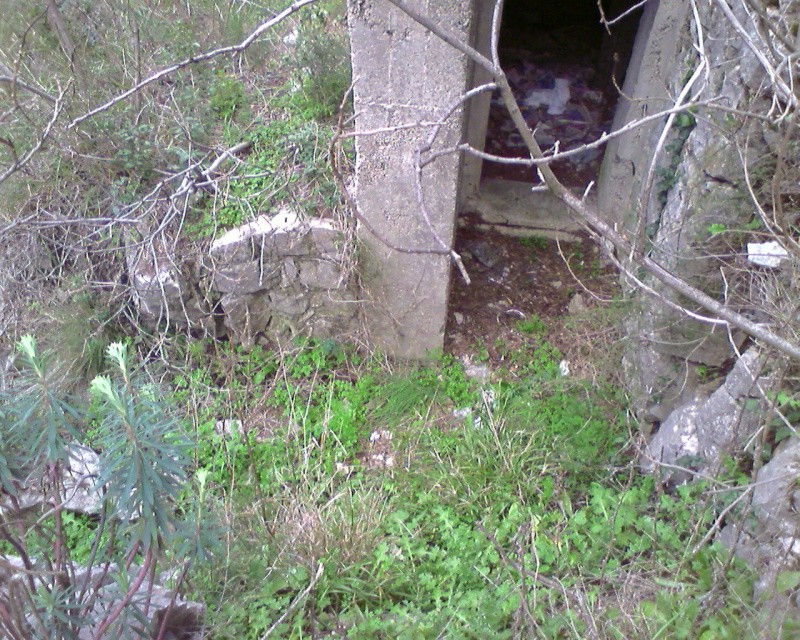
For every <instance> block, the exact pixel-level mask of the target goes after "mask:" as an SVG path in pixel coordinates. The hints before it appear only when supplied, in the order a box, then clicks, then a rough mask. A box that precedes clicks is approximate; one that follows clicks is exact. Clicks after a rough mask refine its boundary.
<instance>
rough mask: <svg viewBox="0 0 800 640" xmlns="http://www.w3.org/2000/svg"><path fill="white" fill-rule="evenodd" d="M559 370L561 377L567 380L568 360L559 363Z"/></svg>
mask: <svg viewBox="0 0 800 640" xmlns="http://www.w3.org/2000/svg"><path fill="white" fill-rule="evenodd" d="M558 370H559V371H560V372H561V375H562V376H564V377H565V378H566V377H567V376H568V375H569V362H567V361H566V360H562V361H561V362H559V363H558Z"/></svg>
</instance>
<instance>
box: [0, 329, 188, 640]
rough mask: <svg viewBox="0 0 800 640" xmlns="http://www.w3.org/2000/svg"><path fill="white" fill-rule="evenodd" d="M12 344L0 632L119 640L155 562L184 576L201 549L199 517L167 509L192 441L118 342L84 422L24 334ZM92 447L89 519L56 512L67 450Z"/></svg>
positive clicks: (66, 473) (3, 470) (0, 478)
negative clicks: (16, 363)
mask: <svg viewBox="0 0 800 640" xmlns="http://www.w3.org/2000/svg"><path fill="white" fill-rule="evenodd" d="M18 350H19V354H20V358H21V361H22V365H23V367H22V369H21V371H20V375H19V377H18V378H17V379H16V380H15V382H14V384H12V386H11V387H10V388H9V389H8V390H7V391H6V392H5V393H4V394H3V395H2V396H0V483H2V489H3V492H4V493H5V500H6V504H5V507H4V515H3V518H2V520H0V541H2V543H3V544H4V548H5V551H6V552H7V553H11V554H12V555H14V556H16V557H17V558H18V559H19V560H18V561H19V562H20V563H21V564H22V566H23V567H24V569H22V570H21V571H20V572H19V576H20V579H15V581H14V583H15V586H14V588H12V589H10V590H9V591H8V592H7V593H6V594H5V597H7V598H8V599H9V609H6V610H5V613H4V614H1V615H0V629H2V631H3V632H4V633H6V634H8V637H13V638H18V637H19V638H21V637H58V638H77V637H78V636H79V634H82V635H80V637H83V636H84V635H85V633H92V634H95V635H96V636H97V637H127V635H128V634H129V633H131V631H129V630H128V625H130V624H131V623H132V622H131V621H133V620H136V619H137V618H138V619H140V620H141V619H142V615H143V612H144V611H146V610H147V608H148V607H149V606H150V598H151V596H152V591H151V590H150V589H149V588H148V587H147V585H150V586H152V581H153V580H154V576H155V575H156V567H157V566H158V564H159V563H161V562H165V561H167V562H169V565H171V566H173V567H177V568H178V574H179V575H182V573H181V567H184V569H185V568H186V566H187V565H188V563H190V562H191V561H192V559H193V558H194V557H195V556H196V555H202V549H203V543H202V541H201V540H200V538H199V537H198V536H199V533H198V532H200V531H201V530H202V529H203V528H202V527H201V526H200V523H199V522H197V521H195V520H194V519H193V517H194V516H198V517H199V516H200V514H199V513H198V512H195V511H189V512H187V514H185V517H183V516H180V515H179V514H178V513H177V511H176V507H177V503H178V500H179V498H180V494H181V492H182V490H183V487H184V484H185V481H186V477H187V466H188V463H189V461H190V457H189V452H190V441H189V440H188V438H187V437H186V435H185V434H184V433H183V431H182V430H181V428H180V427H179V425H178V423H177V422H176V420H175V417H174V415H173V414H172V412H171V410H170V409H169V407H168V406H167V405H166V404H165V402H164V400H163V399H162V398H161V397H160V395H159V392H158V389H157V388H156V387H155V386H153V385H152V384H149V383H145V382H144V381H142V380H139V378H138V376H137V372H136V371H135V369H134V368H133V366H132V365H131V362H130V360H129V356H128V353H127V350H126V349H125V347H124V346H123V345H121V344H119V343H115V344H112V345H110V346H109V347H108V356H109V361H110V364H111V365H112V367H113V370H114V377H111V376H105V375H101V376H96V377H95V378H94V380H93V381H92V384H91V393H92V396H93V399H94V401H95V403H94V405H93V409H94V415H93V416H92V418H93V422H92V423H91V424H90V421H89V417H88V416H87V414H86V413H85V411H84V410H83V409H82V408H81V403H78V402H76V401H75V400H74V399H72V398H69V397H68V396H66V395H64V393H63V392H62V391H61V389H60V386H59V385H58V384H56V383H55V381H54V379H53V374H52V371H53V368H52V367H51V366H50V362H49V357H48V356H47V355H42V354H40V353H39V352H38V351H37V348H36V342H35V340H34V339H33V337H31V336H26V337H24V338H22V339H21V340H20V342H19V344H18ZM90 430H91V436H92V437H91V441H90V440H89V432H90ZM89 444H91V445H92V446H93V447H96V448H97V449H99V453H98V463H97V467H98V468H97V475H96V477H94V478H93V479H92V478H89V479H88V480H90V481H91V480H93V486H97V487H98V493H97V496H98V500H99V501H100V514H99V519H97V520H92V519H88V518H86V517H83V516H75V515H71V514H70V513H68V512H67V511H66V509H65V504H66V503H67V502H68V501H69V499H70V497H71V495H72V493H70V492H71V491H72V492H73V493H74V490H70V489H69V488H68V487H69V486H70V485H69V479H70V478H71V477H72V476H73V472H72V471H70V460H71V459H72V456H74V455H75V454H74V453H73V452H74V451H75V449H74V447H75V446H83V447H86V446H87V445H89ZM37 478H38V479H39V480H38V481H37ZM37 488H38V490H40V491H41V498H39V499H38V501H37V499H34V500H33V506H31V505H30V501H31V499H30V498H23V492H25V491H30V490H32V489H34V490H37ZM100 488H102V490H101V489H100ZM84 570H85V571H96V572H100V574H105V575H107V576H108V578H109V579H110V581H111V583H112V584H114V583H115V584H116V585H117V588H116V589H106V588H104V586H103V585H104V584H105V583H104V582H102V581H99V580H94V579H93V580H91V581H84V580H83V579H82V578H79V575H81V573H82V572H83V571H84ZM92 575H94V574H92ZM98 575H99V574H98ZM133 576H138V578H137V579H134V578H133ZM178 582H180V579H179V580H178ZM142 583H143V584H144V585H145V587H144V590H142V587H141V584H142ZM177 586H180V585H177ZM177 586H176V588H177ZM134 596H135V597H134Z"/></svg>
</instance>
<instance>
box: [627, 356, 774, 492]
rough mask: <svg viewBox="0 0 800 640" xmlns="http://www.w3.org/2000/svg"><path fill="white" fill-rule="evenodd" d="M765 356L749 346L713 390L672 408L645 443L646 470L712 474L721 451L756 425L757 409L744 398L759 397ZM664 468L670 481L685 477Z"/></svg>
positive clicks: (727, 450) (734, 444)
mask: <svg viewBox="0 0 800 640" xmlns="http://www.w3.org/2000/svg"><path fill="white" fill-rule="evenodd" d="M764 360H765V358H764V356H763V355H762V354H761V353H760V351H759V350H758V349H756V348H752V349H750V350H749V351H747V352H745V353H744V354H743V355H742V357H741V358H740V359H739V361H738V362H737V363H736V366H735V367H734V368H733V370H732V371H731V372H730V373H729V374H728V376H727V377H726V379H725V381H724V383H723V384H722V385H721V386H720V387H719V388H718V389H717V390H716V391H714V393H712V394H711V395H710V396H705V395H704V394H703V393H702V391H700V392H698V393H697V394H696V395H695V397H694V398H693V399H692V400H690V401H689V402H687V403H685V404H683V405H682V406H681V407H679V408H678V409H676V410H675V411H673V412H672V413H671V414H670V415H669V416H668V417H667V419H666V420H665V421H664V422H663V424H662V425H661V428H660V429H659V430H658V432H657V433H656V435H655V436H654V437H653V439H652V440H651V441H650V444H649V445H648V448H647V459H646V460H645V461H643V464H642V466H643V467H644V468H645V469H646V470H648V471H650V472H653V471H656V470H658V469H659V463H665V464H667V465H676V466H681V467H686V468H691V469H692V470H695V471H699V470H702V471H703V472H705V473H712V474H713V473H715V472H716V471H717V469H718V467H719V464H720V463H721V461H722V457H723V455H724V454H725V453H732V451H733V449H734V448H735V447H737V446H741V445H743V444H744V443H745V442H746V441H747V440H748V439H749V437H750V436H751V435H752V434H753V433H754V431H755V430H756V429H757V428H758V427H759V426H760V425H761V415H760V412H759V411H754V410H753V408H752V407H750V406H749V405H750V403H748V402H747V401H748V400H750V399H752V398H754V397H758V394H757V392H756V389H755V385H756V381H757V380H758V376H759V375H760V373H761V370H762V368H763V366H764ZM664 471H665V474H666V476H667V477H670V478H671V479H672V481H673V482H674V481H678V482H681V481H685V480H688V478H686V477H682V476H681V475H680V474H678V475H676V474H675V470H670V469H669V468H665V469H664Z"/></svg>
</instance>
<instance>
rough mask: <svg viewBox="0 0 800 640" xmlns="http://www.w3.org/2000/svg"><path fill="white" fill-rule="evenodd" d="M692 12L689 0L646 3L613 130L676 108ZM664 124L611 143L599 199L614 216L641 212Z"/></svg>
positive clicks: (622, 217)
mask: <svg viewBox="0 0 800 640" xmlns="http://www.w3.org/2000/svg"><path fill="white" fill-rule="evenodd" d="M689 11H690V6H689V3H688V2H683V1H682V0H651V2H648V3H647V4H646V5H645V7H644V12H643V14H642V18H641V20H640V22H639V30H638V32H637V34H636V40H635V41H634V45H633V53H632V54H631V59H630V63H629V64H628V72H627V74H626V76H625V83H624V85H623V95H622V96H620V98H619V102H618V103H617V110H616V113H615V115H614V124H613V127H612V130H614V131H616V130H618V129H621V128H622V127H623V126H625V125H626V124H628V123H629V122H632V121H634V120H636V119H638V118H640V117H642V116H645V115H647V114H648V113H654V112H657V111H660V110H663V109H666V108H669V107H671V106H672V104H673V102H672V100H671V98H670V90H671V87H672V85H673V84H674V81H673V77H674V75H675V73H676V66H677V63H678V55H679V51H680V42H681V35H683V34H684V33H685V30H686V27H687V24H688V22H687V18H688V15H689ZM662 126H663V122H662V121H658V122H653V123H652V124H649V125H646V126H643V127H639V128H638V129H635V130H633V131H632V132H630V133H628V134H625V135H624V136H622V137H620V138H616V139H614V140H612V141H611V142H610V143H609V144H608V145H607V147H606V152H605V155H604V157H603V166H602V169H601V171H600V179H599V180H598V185H597V198H598V206H599V207H600V211H601V212H603V213H605V215H606V217H607V218H608V219H609V220H612V221H613V222H616V223H618V224H624V223H628V222H630V221H631V220H634V219H635V218H636V217H637V216H638V215H639V213H640V212H639V211H638V210H637V206H638V203H637V198H638V195H639V193H640V192H641V188H642V180H643V178H644V176H645V175H646V174H647V171H648V169H649V166H650V162H651V161H652V157H653V156H652V149H653V148H654V147H655V142H656V139H657V137H658V135H659V133H660V131H661V128H662Z"/></svg>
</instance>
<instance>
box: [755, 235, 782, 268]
mask: <svg viewBox="0 0 800 640" xmlns="http://www.w3.org/2000/svg"><path fill="white" fill-rule="evenodd" d="M788 257H789V252H788V251H787V250H786V249H784V248H783V247H782V246H781V245H780V243H779V242H775V241H772V242H748V243H747V259H748V260H749V261H750V262H752V263H753V264H757V265H759V266H761V267H779V266H781V261H782V260H784V258H788Z"/></svg>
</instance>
